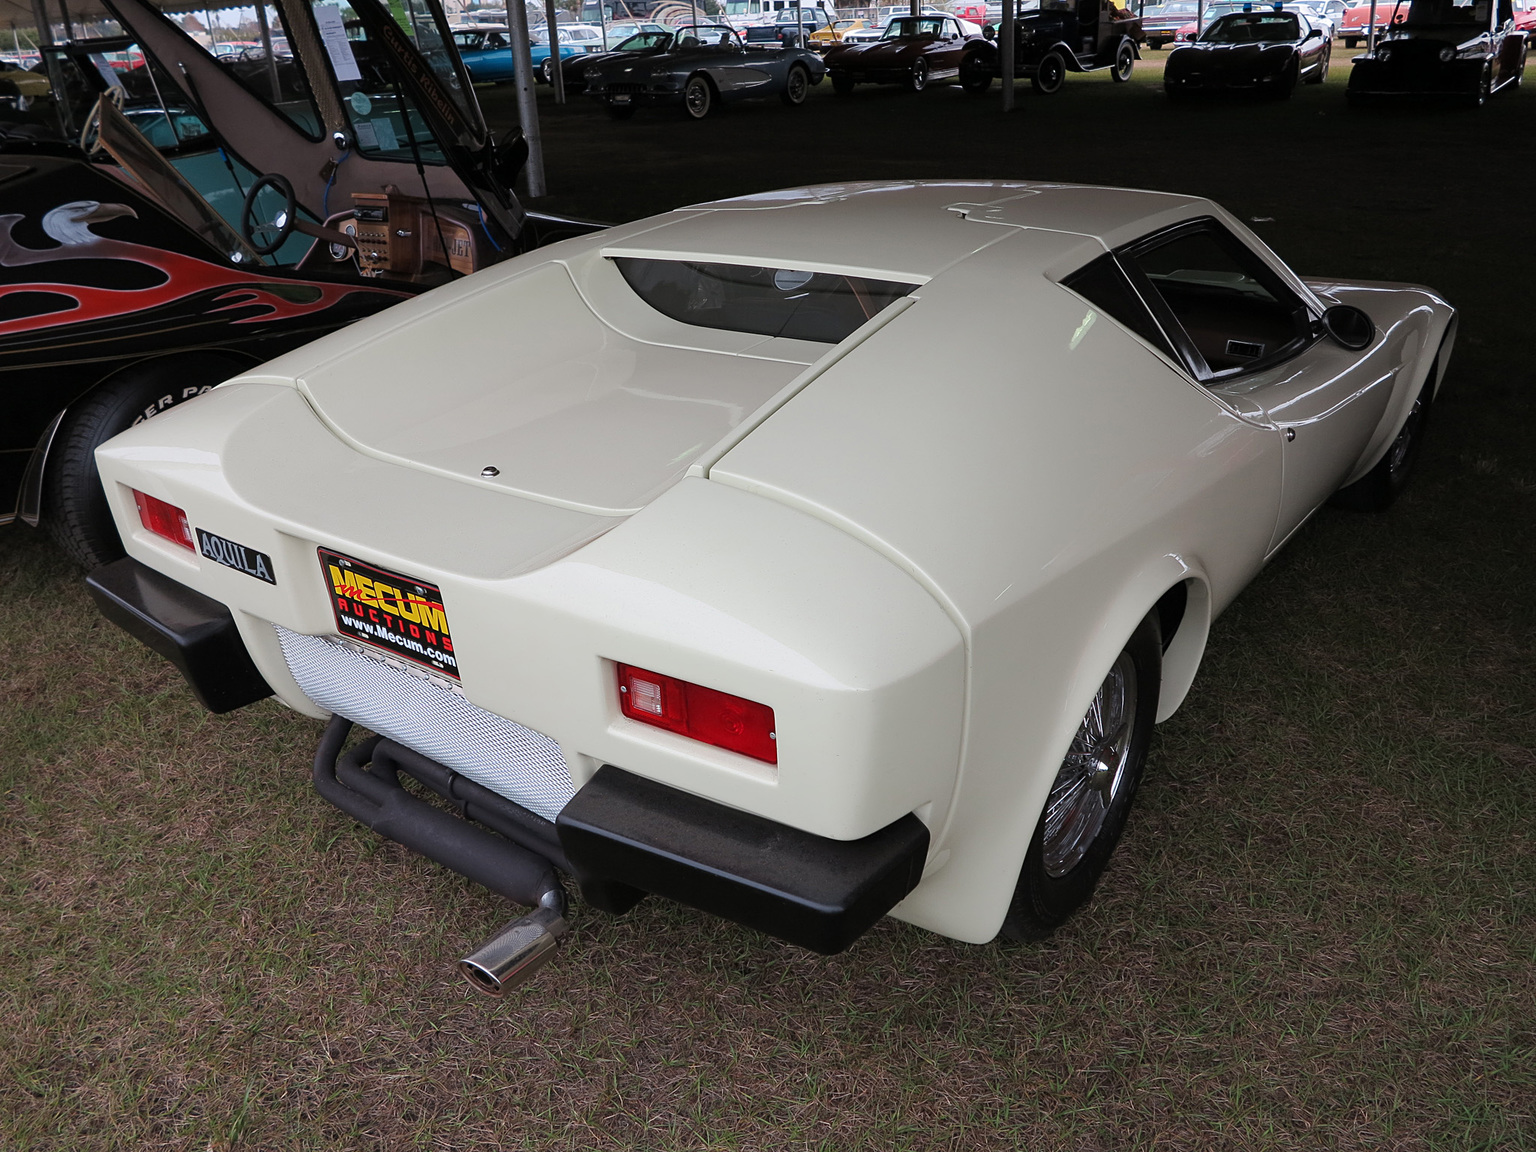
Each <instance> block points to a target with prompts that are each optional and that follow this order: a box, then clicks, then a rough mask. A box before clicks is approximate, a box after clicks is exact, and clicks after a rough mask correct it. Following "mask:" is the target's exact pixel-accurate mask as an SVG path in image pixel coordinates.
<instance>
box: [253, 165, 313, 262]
mask: <svg viewBox="0 0 1536 1152" xmlns="http://www.w3.org/2000/svg"><path fill="white" fill-rule="evenodd" d="M268 188H271V189H272V190H273V191H274V192H276V193H277V194H278V195H279V196H281V197H282V198H283V208H282V211H280V212H279V213H278V214H277V215H276V216H274V217H272V221H271V223H261V222H259V221H258V220H257V219H256V198H257V197H258V196H260V195H261V194H262V193H263V192H265V191H266V190H267V189H268ZM298 208H299V202H298V199H297V198H296V197H295V196H294V194H293V185H292V184H290V183H289V182H288V178H287V177H286V176H283V175H282V174H280V173H278V172H268V173H267V174H266V175H265V176H259V177H257V179H256V183H254V184H252V185H251V190H250V191H249V192H247V193H246V194H245V207H244V208H243V209H242V210H241V212H240V234H241V235H242V236H244V237H245V239H246V241H247V242H248V243H249V244H250V246H251V251H252V252H254V253H256V255H258V256H270V255H272V253H274V252H276V251H277V250H278V249H279V248H281V247H282V246H283V245H284V243H286V242H287V240H288V237H290V236H292V235H293V225H294V222H295V220H297V218H298ZM258 235H262V236H270V237H271V239H270V240H266V241H261V240H258V239H256V237H257V236H258Z"/></svg>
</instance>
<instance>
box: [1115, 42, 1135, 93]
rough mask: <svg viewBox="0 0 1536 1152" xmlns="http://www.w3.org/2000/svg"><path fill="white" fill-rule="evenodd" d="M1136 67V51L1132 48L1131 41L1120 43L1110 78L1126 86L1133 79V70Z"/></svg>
mask: <svg viewBox="0 0 1536 1152" xmlns="http://www.w3.org/2000/svg"><path fill="white" fill-rule="evenodd" d="M1135 67H1136V49H1134V48H1132V47H1131V42H1130V41H1129V40H1122V41H1120V47H1119V48H1118V49H1116V51H1115V66H1114V68H1113V69H1111V70H1110V73H1109V75H1110V78H1111V79H1113V80H1114V81H1115V83H1116V84H1124V83H1125V82H1126V81H1127V80H1129V79H1130V78H1131V70H1132V69H1133V68H1135Z"/></svg>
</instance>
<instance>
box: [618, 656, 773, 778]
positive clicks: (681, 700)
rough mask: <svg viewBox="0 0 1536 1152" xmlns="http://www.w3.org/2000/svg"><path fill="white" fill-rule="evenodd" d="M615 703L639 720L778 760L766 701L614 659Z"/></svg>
mask: <svg viewBox="0 0 1536 1152" xmlns="http://www.w3.org/2000/svg"><path fill="white" fill-rule="evenodd" d="M619 709H620V710H621V711H622V712H623V713H624V715H626V716H628V717H629V718H630V719H631V720H638V721H640V723H642V724H650V725H653V726H655V727H657V728H665V729H666V730H667V731H668V732H676V733H678V734H679V735H681V736H688V737H690V738H692V739H694V740H701V741H703V742H704V743H705V744H713V745H714V746H715V747H716V748H724V749H726V750H727V751H729V752H740V753H741V754H742V755H743V756H751V757H752V758H753V759H756V760H766V761H767V762H768V763H770V764H777V763H778V762H779V745H778V739H777V733H776V732H775V730H774V726H773V709H772V708H769V707H768V706H767V705H766V704H758V703H756V702H754V701H752V700H743V699H742V698H741V697H740V696H732V695H731V694H730V693H729V692H716V691H715V690H714V689H713V688H704V687H701V686H700V685H698V684H690V683H688V681H686V680H679V679H677V678H676V677H675V676H663V675H661V674H660V673H658V672H647V671H646V670H645V669H644V668H632V667H631V666H630V665H628V664H620V665H619Z"/></svg>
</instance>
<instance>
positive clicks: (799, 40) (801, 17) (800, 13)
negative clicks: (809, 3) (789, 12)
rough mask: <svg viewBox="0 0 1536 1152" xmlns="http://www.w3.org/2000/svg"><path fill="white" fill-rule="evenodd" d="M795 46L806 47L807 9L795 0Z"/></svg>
mask: <svg viewBox="0 0 1536 1152" xmlns="http://www.w3.org/2000/svg"><path fill="white" fill-rule="evenodd" d="M795 47H796V48H804V47H805V9H804V8H803V7H801V5H800V0H795Z"/></svg>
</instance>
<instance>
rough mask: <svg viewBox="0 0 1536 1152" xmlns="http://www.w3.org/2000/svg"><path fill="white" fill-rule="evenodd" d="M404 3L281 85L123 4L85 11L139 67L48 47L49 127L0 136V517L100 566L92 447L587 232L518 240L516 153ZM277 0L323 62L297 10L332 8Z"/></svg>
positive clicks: (359, 3)
mask: <svg viewBox="0 0 1536 1152" xmlns="http://www.w3.org/2000/svg"><path fill="white" fill-rule="evenodd" d="M413 2H414V3H417V4H419V5H421V7H420V10H419V12H418V16H419V17H420V19H419V21H418V25H417V30H416V39H414V40H413V39H412V38H410V37H408V36H407V35H406V34H405V33H403V32H402V31H401V30H400V29H401V25H400V24H399V23H398V22H397V21H396V20H395V18H394V17H393V16H392V15H391V14H390V12H389V10H387V9H386V8H385V7H384V6H383V5H382V4H381V3H378V2H377V0H354V2H353V4H352V10H353V11H354V13H355V15H356V16H357V17H358V18H359V19H357V20H356V21H355V26H354V27H350V28H348V29H347V32H348V34H349V35H348V37H347V38H346V39H344V40H342V41H341V43H342V44H344V45H346V49H345V53H343V50H342V49H341V48H339V47H336V46H335V45H334V43H333V44H332V45H331V46H330V50H329V51H326V52H325V55H324V57H323V58H320V59H319V62H318V63H316V62H315V61H311V62H312V63H316V66H315V67H313V68H306V69H304V70H303V73H302V74H301V73H300V72H299V70H297V69H295V68H293V67H292V66H291V62H284V61H279V60H276V58H275V57H274V59H272V60H266V59H263V60H261V61H258V62H256V63H257V65H258V66H257V67H256V68H255V69H254V70H252V71H249V72H246V71H243V70H240V69H236V68H231V67H228V66H226V64H225V63H223V62H222V61H219V60H216V59H215V58H214V57H213V56H212V54H210V53H209V52H208V51H207V50H206V49H204V48H203V47H202V46H201V45H199V44H198V43H197V42H196V41H194V40H192V38H191V37H190V36H188V35H187V34H186V32H184V31H183V30H182V29H181V27H180V26H179V24H178V23H176V22H174V21H173V20H172V19H170V18H169V17H168V16H167V15H165V14H164V13H162V12H161V11H160V10H159V7H158V5H156V4H155V3H153V2H146V0H108V4H109V6H110V7H111V9H112V11H113V13H114V15H115V17H116V18H117V20H118V22H119V23H120V24H121V25H122V26H123V28H124V29H126V30H127V31H128V32H129V33H130V34H131V39H132V41H133V42H136V43H137V44H138V45H139V47H140V48H141V49H142V51H143V53H144V56H145V58H146V62H145V63H144V64H143V65H140V66H139V68H136V69H134V70H132V71H129V72H124V73H118V72H116V71H114V70H113V69H112V68H110V67H108V66H106V64H105V63H103V61H102V59H101V55H102V53H103V52H105V51H109V50H111V48H112V47H113V46H114V44H117V43H118V42H117V41H82V42H79V43H78V44H74V45H67V46H64V47H61V48H58V49H57V50H52V49H51V50H50V53H49V56H48V59H47V64H48V68H49V71H50V73H51V75H52V76H53V77H54V81H53V84H52V89H53V98H52V99H51V101H50V102H49V106H48V108H47V109H46V112H47V115H48V117H52V119H53V123H52V124H51V127H50V125H49V123H48V122H47V118H46V117H43V114H42V113H43V110H42V109H41V108H40V107H39V108H34V109H33V110H32V112H33V113H34V115H33V117H32V122H30V123H27V124H24V125H16V126H13V127H12V128H11V129H9V130H5V131H0V179H3V180H4V182H5V201H4V213H3V214H0V389H3V395H4V403H5V409H6V412H7V414H8V415H7V419H6V420H4V421H3V422H0V524H3V523H8V522H10V521H13V520H16V519H21V520H23V521H25V522H27V523H30V524H32V525H34V526H37V525H39V524H41V525H42V526H44V527H46V528H47V529H48V530H49V531H50V533H51V534H52V535H53V536H54V537H55V539H57V540H58V542H59V543H60V545H61V546H62V547H63V549H64V550H65V551H66V552H67V553H69V554H70V555H71V556H72V557H73V558H74V559H76V560H77V561H79V562H80V563H82V564H84V565H87V566H95V565H98V564H101V563H105V562H107V561H109V560H112V559H115V558H116V556H118V555H121V547H120V544H119V542H118V538H117V532H116V529H115V527H114V526H113V524H112V520H111V516H110V513H109V511H108V507H107V504H106V499H105V495H104V493H103V492H102V490H101V485H100V482H99V480H98V478H97V472H96V465H95V459H94V452H95V449H96V447H97V446H98V445H100V444H101V443H102V442H103V441H105V440H106V439H108V438H109V437H111V436H113V435H116V434H117V433H118V432H120V431H122V430H123V429H125V428H127V427H128V426H129V425H131V424H134V423H137V422H139V421H142V420H145V419H148V418H151V417H153V416H155V415H156V414H158V413H159V412H161V411H163V410H164V409H166V408H169V407H172V406H174V405H176V404H179V403H181V402H183V401H184V400H187V399H189V398H190V397H192V396H195V395H197V394H198V393H200V392H204V391H207V390H208V389H209V388H211V387H212V386H213V385H215V384H217V383H219V382H220V381H222V380H224V379H226V378H228V377H229V376H231V375H234V374H236V373H238V372H240V371H242V370H244V369H246V368H249V367H251V366H252V365H254V364H257V363H260V362H262V361H264V360H267V359H270V358H271V357H273V356H276V355H278V354H280V353H282V352H285V351H287V350H289V349H292V348H296V347H298V346H299V345H301V344H305V343H307V342H309V341H311V340H314V339H316V338H317V337H319V336H322V335H325V334H326V333H329V332H333V331H335V330H336V329H337V328H339V327H341V326H343V325H346V324H349V323H351V322H352V321H354V320H356V319H359V318H360V317H363V316H366V315H369V314H371V313H373V312H377V311H378V310H380V309H382V308H387V307H389V306H391V305H393V304H395V303H398V302H399V301H401V300H405V299H408V298H409V297H410V296H412V295H414V294H416V293H419V292H422V291H425V290H426V289H427V288H430V287H432V286H433V285H435V284H440V283H443V282H445V281H447V280H449V279H451V278H453V277H455V276H458V275H462V274H464V273H467V272H470V271H473V270H474V269H475V268H477V267H480V266H482V265H486V264H490V263H493V262H495V261H496V260H498V259H501V258H502V257H503V256H504V255H508V254H511V253H513V252H516V251H519V250H522V249H524V248H526V247H528V246H531V245H533V244H535V243H537V242H539V241H540V240H541V239H543V238H545V237H553V236H558V235H559V234H561V230H562V229H564V230H565V234H569V231H570V230H571V229H579V230H587V229H586V228H585V227H584V226H582V225H580V224H578V223H576V222H571V223H569V224H563V223H561V222H558V221H553V220H549V221H547V224H548V228H547V229H546V230H542V231H541V228H540V226H539V224H534V225H533V226H531V227H530V226H529V221H528V218H527V216H526V214H525V213H524V211H523V209H522V208H521V206H520V205H519V203H518V201H517V199H516V197H515V196H514V195H513V194H512V192H511V191H510V188H511V184H512V180H513V178H514V177H515V175H516V173H517V170H518V168H519V167H520V166H521V163H522V159H523V157H524V156H525V155H526V148H525V146H523V144H522V141H521V138H520V137H518V138H515V139H504V140H503V141H501V142H500V143H497V142H493V141H492V139H491V137H490V134H489V132H488V130H487V129H486V127H485V124H484V120H483V119H482V117H481V115H480V109H479V106H478V104H477V103H476V102H475V99H474V96H473V93H472V90H471V89H470V87H469V84H468V83H467V82H466V81H465V79H464V78H463V77H462V76H461V75H460V72H459V69H460V68H461V65H460V64H459V62H458V59H457V56H456V55H455V54H454V53H453V51H452V47H451V42H450V41H448V40H447V36H446V30H447V25H446V21H445V20H444V19H443V17H442V15H441V11H440V10H439V9H435V8H429V7H427V6H426V5H425V4H424V3H423V0H413ZM278 3H279V10H280V12H281V18H282V27H283V28H284V30H285V31H286V32H287V33H288V35H289V37H290V39H291V41H292V43H293V44H294V45H295V47H296V49H297V51H299V52H300V53H301V54H303V53H304V52H306V51H307V52H310V53H312V54H316V53H320V52H322V44H323V41H322V35H323V32H324V30H323V29H322V28H321V27H320V26H319V25H318V24H317V22H316V19H315V18H312V16H311V12H312V10H313V11H315V12H316V15H317V16H318V17H319V19H325V18H327V16H328V14H329V13H334V12H335V11H336V9H335V8H334V7H333V6H330V5H324V4H320V5H315V6H314V7H313V9H312V4H311V2H310V0H278ZM166 61H173V62H174V63H175V65H176V67H174V68H172V67H167V66H164V64H165V62H166ZM304 77H308V78H310V79H311V80H313V79H314V78H315V77H324V78H327V82H328V83H329V85H330V86H329V87H328V88H327V89H326V90H325V91H321V92H317V91H314V90H313V89H314V88H315V87H317V86H318V82H316V83H314V84H311V83H308V82H304ZM39 103H40V104H41V102H39ZM82 142H83V144H84V147H82ZM87 149H89V150H87ZM258 174H260V175H258ZM539 223H546V222H544V221H541V222H539Z"/></svg>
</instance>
